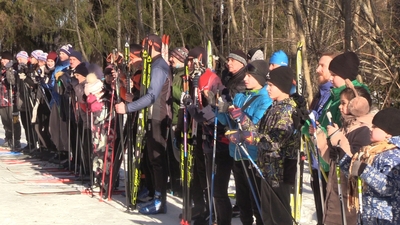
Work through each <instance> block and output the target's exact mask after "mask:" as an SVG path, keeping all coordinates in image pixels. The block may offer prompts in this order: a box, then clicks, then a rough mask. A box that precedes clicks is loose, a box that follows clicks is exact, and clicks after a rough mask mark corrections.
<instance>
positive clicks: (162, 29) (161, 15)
mask: <svg viewBox="0 0 400 225" xmlns="http://www.w3.org/2000/svg"><path fill="white" fill-rule="evenodd" d="M159 4H160V5H159V7H158V8H159V10H158V14H159V15H160V36H162V35H163V34H164V10H163V0H160V3H159Z"/></svg>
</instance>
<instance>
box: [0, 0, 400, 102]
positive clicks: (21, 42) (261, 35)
mask: <svg viewBox="0 0 400 225" xmlns="http://www.w3.org/2000/svg"><path fill="white" fill-rule="evenodd" d="M399 25H400V1H398V0H362V1H356V0H0V27H1V28H2V29H0V43H1V46H2V50H10V51H12V52H13V53H14V54H16V52H18V51H20V50H25V51H27V52H28V53H29V52H31V51H33V50H35V49H42V50H44V51H51V50H53V51H54V50H57V49H58V48H59V47H60V46H61V45H64V44H67V43H69V44H72V45H73V46H74V48H75V49H77V50H79V51H81V52H82V54H83V57H84V59H85V60H86V61H89V62H95V63H98V64H99V65H103V66H104V65H105V58H106V56H107V54H108V53H109V52H111V51H112V49H114V48H117V49H119V50H120V51H121V49H122V48H123V46H124V43H125V42H126V40H127V39H128V38H129V40H130V42H131V43H139V41H140V40H141V39H142V38H144V37H145V35H146V34H149V33H157V34H159V35H160V36H161V35H163V34H167V35H170V37H171V38H170V47H171V48H174V47H180V46H186V47H188V48H191V47H194V46H204V47H205V46H206V42H207V40H211V42H212V46H213V52H214V54H215V55H217V56H219V57H220V62H222V63H221V65H223V64H224V60H226V57H227V55H228V54H229V51H231V50H236V49H240V50H243V51H244V52H247V51H248V50H249V49H251V48H255V47H261V48H263V49H264V53H265V58H266V59H268V58H269V56H270V55H271V54H272V53H273V52H274V51H277V50H279V49H282V50H284V51H285V52H286V53H287V54H288V55H289V58H290V64H291V67H292V68H295V63H296V60H295V57H296V47H297V43H298V42H299V41H301V42H303V43H304V47H303V49H302V51H303V52H302V53H303V69H304V77H305V80H306V82H307V84H308V85H307V88H306V90H307V93H308V98H309V100H310V99H311V98H312V96H313V93H315V91H316V90H317V87H318V85H317V84H316V79H315V78H316V73H315V69H316V67H317V64H318V58H319V57H320V56H321V53H323V52H327V51H329V52H331V51H336V52H344V51H355V52H356V53H357V54H358V56H359V57H360V61H361V64H360V79H362V81H363V82H364V83H366V84H367V85H368V86H369V87H370V89H371V93H372V95H373V98H374V101H375V103H376V104H377V105H378V106H379V107H380V108H382V107H384V106H390V105H392V106H393V105H394V106H399V104H400V98H399V97H400V84H399V69H400V62H399V53H400V30H399V29H398V28H399Z"/></svg>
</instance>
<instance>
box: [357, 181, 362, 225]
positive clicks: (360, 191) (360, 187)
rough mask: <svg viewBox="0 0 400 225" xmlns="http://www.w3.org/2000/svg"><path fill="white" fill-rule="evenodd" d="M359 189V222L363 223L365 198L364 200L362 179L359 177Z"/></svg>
mask: <svg viewBox="0 0 400 225" xmlns="http://www.w3.org/2000/svg"><path fill="white" fill-rule="evenodd" d="M357 191H358V203H359V205H360V208H359V209H358V224H360V225H362V212H363V200H362V180H361V178H360V177H357Z"/></svg>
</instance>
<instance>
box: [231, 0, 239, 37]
mask: <svg viewBox="0 0 400 225" xmlns="http://www.w3.org/2000/svg"><path fill="white" fill-rule="evenodd" d="M234 5H235V0H229V13H230V15H231V22H232V28H233V33H235V34H236V33H237V32H238V27H237V23H236V18H235V7H234Z"/></svg>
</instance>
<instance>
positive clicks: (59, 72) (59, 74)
mask: <svg viewBox="0 0 400 225" xmlns="http://www.w3.org/2000/svg"><path fill="white" fill-rule="evenodd" d="M63 74H64V72H62V71H58V72H57V73H56V75H55V77H56V80H58V78H59V77H61V76H62V75H63Z"/></svg>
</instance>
